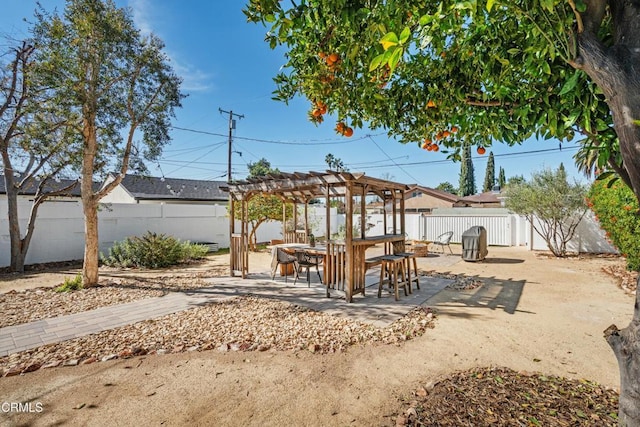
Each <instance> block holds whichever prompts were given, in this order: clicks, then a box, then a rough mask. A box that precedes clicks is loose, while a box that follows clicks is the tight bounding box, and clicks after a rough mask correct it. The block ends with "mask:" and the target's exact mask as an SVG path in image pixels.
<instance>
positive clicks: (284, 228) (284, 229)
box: [282, 198, 289, 243]
mask: <svg viewBox="0 0 640 427" xmlns="http://www.w3.org/2000/svg"><path fill="white" fill-rule="evenodd" d="M282 241H283V242H285V243H289V242H287V201H286V200H285V199H284V198H283V199H282Z"/></svg>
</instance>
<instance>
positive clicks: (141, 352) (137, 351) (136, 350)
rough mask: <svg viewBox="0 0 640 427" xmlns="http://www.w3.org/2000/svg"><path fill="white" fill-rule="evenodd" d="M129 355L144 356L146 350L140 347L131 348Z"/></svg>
mask: <svg viewBox="0 0 640 427" xmlns="http://www.w3.org/2000/svg"><path fill="white" fill-rule="evenodd" d="M131 354H133V355H134V356H144V355H145V354H147V350H145V349H144V348H140V347H133V348H132V349H131Z"/></svg>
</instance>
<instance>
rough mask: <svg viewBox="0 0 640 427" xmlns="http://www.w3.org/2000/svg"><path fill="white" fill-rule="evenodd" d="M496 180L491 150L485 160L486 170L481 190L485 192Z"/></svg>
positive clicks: (490, 188) (489, 189) (491, 187)
mask: <svg viewBox="0 0 640 427" xmlns="http://www.w3.org/2000/svg"><path fill="white" fill-rule="evenodd" d="M495 182H496V166H495V161H494V160H493V151H490V152H489V160H487V171H486V172H485V174H484V185H483V186H482V191H483V192H484V193H486V192H487V191H491V190H492V189H493V185H494V184H495Z"/></svg>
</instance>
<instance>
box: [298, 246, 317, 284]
mask: <svg viewBox="0 0 640 427" xmlns="http://www.w3.org/2000/svg"><path fill="white" fill-rule="evenodd" d="M294 257H295V259H296V263H295V265H296V278H295V280H294V281H293V284H294V285H295V284H296V282H297V281H298V277H300V275H299V273H300V270H301V269H303V268H304V269H306V270H307V287H311V275H310V274H309V270H310V269H311V267H315V268H316V273H318V277H319V278H320V281H322V277H321V276H320V270H319V269H318V265H319V264H320V262H321V261H320V258H319V257H318V256H316V255H311V254H308V253H306V252H305V251H303V250H296V251H295V254H294Z"/></svg>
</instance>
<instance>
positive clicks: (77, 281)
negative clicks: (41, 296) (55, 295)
mask: <svg viewBox="0 0 640 427" xmlns="http://www.w3.org/2000/svg"><path fill="white" fill-rule="evenodd" d="M80 289H82V274H80V273H78V274H77V275H76V277H74V278H73V279H69V278H68V277H67V278H66V279H64V283H62V285H60V286H58V287H57V288H56V292H73V291H77V290H80Z"/></svg>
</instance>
